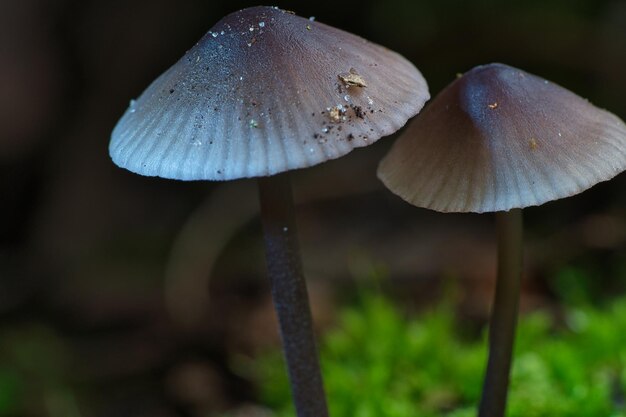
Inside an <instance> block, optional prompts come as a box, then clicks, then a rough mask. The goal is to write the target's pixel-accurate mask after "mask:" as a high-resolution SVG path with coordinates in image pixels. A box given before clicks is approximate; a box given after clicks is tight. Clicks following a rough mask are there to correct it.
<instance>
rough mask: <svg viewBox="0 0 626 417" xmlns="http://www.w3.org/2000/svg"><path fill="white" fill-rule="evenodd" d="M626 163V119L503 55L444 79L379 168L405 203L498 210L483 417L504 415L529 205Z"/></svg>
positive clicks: (570, 191)
mask: <svg viewBox="0 0 626 417" xmlns="http://www.w3.org/2000/svg"><path fill="white" fill-rule="evenodd" d="M624 169H626V125H624V122H622V121H621V120H620V119H619V118H617V117H616V116H615V115H613V114H611V113H609V112H607V111H604V110H601V109H598V108H596V107H594V106H593V105H591V104H590V103H589V102H588V101H587V100H584V99H582V98H580V97H579V96H577V95H575V94H573V93H572V92H570V91H568V90H566V89H564V88H562V87H560V86H558V85H556V84H554V83H551V82H549V81H546V80H544V79H542V78H539V77H537V76H534V75H531V74H528V73H526V72H524V71H521V70H519V69H516V68H512V67H509V66H506V65H502V64H490V65H484V66H479V67H476V68H474V69H472V70H470V71H469V72H467V73H466V74H464V75H462V76H461V77H460V78H458V79H457V80H455V81H454V82H452V83H451V84H450V85H449V86H448V87H447V88H445V89H444V90H443V91H442V92H441V93H440V94H439V95H438V96H437V97H436V98H435V99H434V100H433V101H432V103H431V104H430V105H429V106H427V107H426V109H425V110H424V111H423V112H422V114H420V116H419V117H417V118H416V119H415V120H414V122H413V123H412V124H411V125H410V126H409V127H408V128H407V130H406V131H405V132H404V133H403V135H402V136H401V137H400V138H399V139H398V140H397V141H396V142H395V143H394V145H393V147H392V149H391V150H390V152H389V153H388V154H387V156H386V157H385V158H384V159H383V160H382V162H381V163H380V165H379V168H378V177H379V178H380V179H381V180H382V182H383V183H384V184H385V186H387V188H389V189H390V190H391V191H392V192H393V193H395V194H397V195H399V196H400V197H402V198H403V199H404V200H406V201H407V202H408V203H410V204H413V205H415V206H418V207H424V208H428V209H431V210H436V211H440V212H476V213H483V212H496V218H497V233H498V270H497V284H496V293H495V298H494V303H493V308H492V313H491V324H490V329H489V360H488V365H487V371H486V377H485V383H484V389H483V397H482V400H481V404H480V409H479V415H480V416H502V415H504V410H505V406H506V394H507V387H508V380H509V371H510V365H511V353H512V348H513V342H514V335H515V326H516V321H517V309H518V302H519V286H520V279H521V273H522V209H523V208H524V207H529V206H536V205H540V204H543V203H545V202H548V201H552V200H556V199H560V198H564V197H568V196H572V195H575V194H578V193H580V192H582V191H584V190H586V189H588V188H590V187H592V186H593V185H594V184H596V183H598V182H601V181H606V180H609V179H611V178H613V177H614V176H615V175H617V174H619V173H620V172H622V171H623V170H624Z"/></svg>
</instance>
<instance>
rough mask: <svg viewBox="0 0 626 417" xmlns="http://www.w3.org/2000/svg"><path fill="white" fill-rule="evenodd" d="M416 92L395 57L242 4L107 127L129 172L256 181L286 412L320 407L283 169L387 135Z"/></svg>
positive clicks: (411, 71) (411, 74)
mask: <svg viewBox="0 0 626 417" xmlns="http://www.w3.org/2000/svg"><path fill="white" fill-rule="evenodd" d="M428 98H429V95H428V88H427V85H426V82H425V81H424V79H423V77H422V75H421V74H420V73H419V71H418V70H417V69H416V68H415V67H414V66H413V65H412V64H411V63H410V62H409V61H407V60H406V59H405V58H403V57H402V56H400V55H398V54H397V53H395V52H392V51H390V50H388V49H386V48H384V47H382V46H379V45H375V44H373V43H370V42H368V41H366V40H364V39H362V38H360V37H358V36H355V35H352V34H349V33H346V32H344V31H341V30H339V29H335V28H332V27H330V26H327V25H325V24H322V23H319V22H316V21H314V20H313V19H304V18H301V17H298V16H296V15H294V14H293V13H291V12H287V11H284V10H280V9H278V8H275V7H254V8H249V9H244V10H241V11H238V12H235V13H233V14H230V15H228V16H226V17H224V18H223V19H222V20H220V21H219V22H218V23H217V24H216V25H215V26H214V27H213V28H212V29H211V30H210V31H209V32H208V33H207V34H206V35H205V36H204V37H203V38H202V39H201V40H200V41H199V42H198V43H197V44H196V45H195V46H194V47H193V48H192V49H191V50H189V51H188V52H187V53H186V54H185V56H184V57H183V58H182V59H180V60H179V61H178V62H177V63H176V64H174V66H172V67H171V68H170V69H169V70H167V71H166V72H165V73H164V74H163V75H161V76H160V77H159V78H157V80H156V81H154V82H153V83H152V84H151V85H150V86H149V87H148V88H147V89H146V91H144V92H143V94H142V95H141V96H140V97H139V98H138V99H137V100H136V101H133V102H131V105H130V108H129V109H128V110H127V111H126V113H125V114H124V116H123V117H122V119H121V120H120V121H119V123H118V124H117V126H116V127H115V129H114V131H113V135H112V137H111V143H110V146H109V151H110V154H111V157H112V159H113V161H114V162H115V163H116V164H117V165H119V166H121V167H123V168H126V169H128V170H130V171H133V172H135V173H138V174H142V175H148V176H159V177H164V178H171V179H178V180H214V181H219V180H234V179H237V178H246V177H260V178H259V181H258V185H259V196H260V202H261V217H262V222H263V228H264V233H265V249H266V259H267V265H268V271H269V277H270V282H271V287H272V295H273V299H274V305H275V308H276V312H277V315H278V318H279V323H280V330H281V335H282V340H283V348H284V351H285V356H286V360H287V367H288V370H289V376H290V380H291V387H292V393H293V396H294V402H295V405H296V410H297V413H298V416H301V417H303V416H307V417H323V416H326V415H327V414H328V412H327V409H326V408H327V407H326V402H325V397H324V393H323V387H322V379H321V374H320V370H319V363H318V359H317V353H316V348H315V342H314V336H313V330H312V320H311V313H310V310H309V304H308V297H307V290H306V284H305V281H304V278H303V275H302V267H301V260H300V256H299V250H298V245H297V242H296V232H295V219H294V210H293V199H292V195H291V185H290V181H289V176H288V174H287V173H286V172H287V171H289V170H293V169H296V168H304V167H310V166H313V165H316V164H319V163H321V162H324V161H327V160H330V159H334V158H338V157H340V156H342V155H345V154H347V153H348V152H350V151H351V150H352V149H354V148H357V147H362V146H367V145H369V144H371V143H373V142H375V141H376V140H378V139H379V138H381V137H383V136H386V135H389V134H391V133H393V132H395V131H396V130H398V129H399V128H400V127H402V126H403V125H404V124H405V123H406V121H407V120H408V119H409V118H410V117H412V116H414V115H415V114H416V113H417V112H419V110H420V109H421V108H422V106H423V105H424V102H425V101H426V100H427V99H428ZM281 173H282V174H281Z"/></svg>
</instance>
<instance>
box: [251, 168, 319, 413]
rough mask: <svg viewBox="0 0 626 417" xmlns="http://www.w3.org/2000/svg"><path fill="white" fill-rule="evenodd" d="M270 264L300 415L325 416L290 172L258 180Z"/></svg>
mask: <svg viewBox="0 0 626 417" xmlns="http://www.w3.org/2000/svg"><path fill="white" fill-rule="evenodd" d="M258 183H259V197H260V202H261V220H262V222H263V231H264V235H265V255H266V260H267V269H268V274H269V279H270V285H271V288H272V297H273V299H274V308H275V309H276V314H277V315H278V321H279V324H280V333H281V337H282V342H283V350H284V353H285V359H286V361H287V369H288V371H289V379H290V382H291V392H292V395H293V401H294V404H295V408H296V413H297V415H298V417H327V416H328V409H327V406H326V397H325V395H324V387H323V383H322V373H321V371H320V365H319V359H318V355H317V348H316V347H315V336H314V334H313V319H312V317H311V310H310V308H309V298H308V294H307V289H306V282H305V279H304V275H303V273H302V263H301V260H300V251H299V248H298V241H297V234H296V221H295V215H294V208H293V196H292V193H291V183H290V180H289V174H287V173H284V174H279V175H274V176H271V177H264V178H260V179H259V182H258Z"/></svg>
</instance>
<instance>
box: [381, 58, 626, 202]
mask: <svg viewBox="0 0 626 417" xmlns="http://www.w3.org/2000/svg"><path fill="white" fill-rule="evenodd" d="M625 168H626V125H624V122H622V121H621V120H620V119H619V118H618V117H616V116H615V115H613V114H611V113H609V112H607V111H605V110H602V109H599V108H597V107H594V106H593V105H592V104H590V103H589V102H588V101H587V100H585V99H583V98H581V97H579V96H577V95H575V94H573V93H572V92H570V91H569V90H566V89H564V88H563V87H560V86H558V85H556V84H554V83H551V82H549V81H546V80H544V79H542V78H539V77H537V76H535V75H531V74H528V73H526V72H524V71H521V70H519V69H516V68H512V67H509V66H506V65H502V64H490V65H484V66H479V67H476V68H474V69H472V70H471V71H469V72H467V73H465V74H464V75H463V76H461V77H460V78H458V79H457V80H455V81H454V82H452V83H451V84H450V85H449V86H448V87H446V88H445V89H444V90H443V91H442V92H441V93H440V94H438V95H437V97H436V98H435V99H433V101H432V102H431V103H430V104H429V105H428V106H427V107H426V108H425V109H424V111H423V112H422V113H421V114H420V115H419V116H418V117H417V118H416V119H415V120H414V121H413V122H412V123H411V124H410V125H409V127H408V128H407V129H406V130H405V131H404V132H403V134H402V135H401V136H400V137H399V138H398V140H397V141H396V142H395V143H394V145H393V147H392V149H391V150H390V151H389V153H388V154H387V155H386V156H385V158H384V159H383V160H382V162H381V163H380V165H379V168H378V177H379V178H380V179H381V180H382V182H383V183H384V184H385V185H386V186H387V188H389V189H390V190H391V191H392V192H393V193H395V194H397V195H399V196H400V197H402V198H403V199H404V200H406V201H407V202H409V203H410V204H413V205H415V206H418V207H424V208H428V209H432V210H436V211H442V212H478V213H482V212H491V211H506V210H510V209H512V208H523V207H528V206H534V205H540V204H543V203H545V202H548V201H552V200H556V199H559V198H563V197H569V196H572V195H574V194H578V193H580V192H582V191H584V190H586V189H587V188H589V187H591V186H593V185H595V184H596V183H598V182H601V181H606V180H609V179H611V178H613V177H614V176H615V175H617V174H619V173H620V172H622V171H623V170H624V169H625Z"/></svg>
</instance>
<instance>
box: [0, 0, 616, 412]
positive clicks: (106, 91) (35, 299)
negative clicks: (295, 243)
mask: <svg viewBox="0 0 626 417" xmlns="http://www.w3.org/2000/svg"><path fill="white" fill-rule="evenodd" d="M256 4H257V3H249V2H243V1H229V2H223V1H210V0H203V1H200V0H176V1H173V0H132V1H95V0H83V1H70V0H55V1H53V0H49V1H46V0H3V1H2V4H0V86H1V87H2V92H1V93H0V278H1V279H0V416H53V417H56V416H63V417H68V416H103V417H104V416H106V417H111V416H116V417H117V416H133V417H135V416H151V417H154V416H206V415H210V413H213V412H223V411H226V410H231V411H232V410H234V411H235V412H240V413H241V415H253V414H252V413H253V412H252V411H247V412H244V411H241V409H242V408H241V407H243V406H244V405H245V404H249V403H254V402H255V401H256V397H255V389H254V386H253V384H252V383H251V382H250V381H248V380H247V379H246V378H244V377H242V376H241V375H240V374H238V372H237V371H236V369H233V367H232V366H230V359H231V358H232V357H233V356H234V355H252V356H253V355H254V354H255V353H256V352H258V351H259V350H262V349H264V348H267V347H272V346H276V345H277V336H276V332H275V330H274V329H275V326H274V322H273V320H274V317H273V312H272V309H271V304H270V301H269V295H268V292H267V286H266V283H265V276H264V272H263V268H264V263H263V253H262V247H261V242H260V235H259V233H260V227H259V224H258V219H257V218H256V210H257V203H256V200H255V197H256V194H255V190H254V181H251V180H244V181H236V182H233V183H230V184H213V183H203V182H193V183H182V182H176V181H167V180H161V179H155V178H146V177H140V176H137V175H134V174H131V173H129V172H127V171H124V170H122V169H119V168H117V167H115V166H114V165H113V164H112V163H111V161H110V159H109V157H108V150H107V146H108V141H109V136H110V133H111V130H112V129H113V126H114V125H115V123H116V122H117V120H118V118H119V117H121V115H122V113H123V112H124V110H125V109H126V108H127V106H128V103H129V100H130V99H132V98H134V97H136V96H138V95H139V94H140V93H141V91H143V89H144V88H145V87H146V86H147V85H148V84H149V83H150V82H151V81H152V80H153V79H154V78H155V77H157V76H158V75H159V74H160V73H162V72H163V71H164V70H165V69H167V68H168V67H169V66H170V65H172V64H173V63H174V62H175V61H176V60H178V59H179V58H180V57H181V56H182V55H183V53H184V52H185V51H186V50H187V49H188V48H190V47H191V46H192V45H193V44H194V43H195V42H196V41H197V40H198V39H199V38H200V37H201V36H202V35H203V34H204V33H205V32H206V31H208V30H209V29H210V28H211V26H212V25H213V24H214V23H215V22H217V20H219V19H220V17H222V16H223V15H225V14H227V13H230V12H232V11H235V10H237V9H240V8H243V7H247V6H251V5H256ZM275 5H277V6H280V7H283V8H286V9H291V10H294V11H296V12H297V13H298V14H300V15H302V16H306V17H308V16H315V17H316V18H317V20H319V21H322V22H324V23H327V24H330V25H333V26H336V27H339V28H342V29H345V30H347V31H351V32H354V33H356V34H358V35H361V36H363V37H365V38H367V39H369V40H371V41H374V42H376V43H379V44H382V45H385V46H387V47H389V48H391V49H393V50H396V51H398V52H400V53H401V54H403V55H404V56H406V57H407V58H408V59H410V60H411V61H412V62H413V63H414V64H415V65H416V66H417V67H418V68H419V69H420V70H421V72H422V73H423V75H424V76H425V78H426V79H427V80H428V82H429V85H430V91H431V94H432V95H433V96H434V95H435V94H437V93H438V92H439V91H440V90H441V89H442V88H443V87H444V86H445V85H446V84H447V83H449V82H450V81H451V80H453V79H454V77H455V74H456V73H459V72H463V71H466V70H468V69H470V68H471V67H473V66H475V65H479V64H484V63H489V62H503V63H506V64H509V65H512V66H516V67H519V68H522V69H524V70H526V71H528V72H531V73H535V74H538V75H541V76H543V77H545V78H547V79H550V80H552V81H554V82H557V83H558V84H561V85H563V86H565V87H567V88H569V89H571V90H573V91H575V92H576V93H578V94H580V95H581V96H583V97H586V98H589V99H590V101H592V102H593V103H595V104H596V105H598V106H600V107H603V108H607V109H609V110H610V111H612V112H614V113H615V114H617V115H618V116H620V117H621V118H622V119H625V118H626V99H625V97H626V2H624V1H598V0H567V1H566V0H549V1H539V0H533V1H524V2H509V3H507V4H502V2H495V1H493V2H490V1H474V2H469V1H461V0H443V1H410V0H389V1H384V2H382V1H381V2H374V1H369V0H364V1H358V2H355V1H351V2H341V1H329V2H324V1H318V2H287V1H284V2H277V3H275ZM392 142H393V137H392V138H386V139H383V140H381V141H380V142H378V143H377V144H375V145H373V146H370V147H369V148H366V149H360V150H356V151H354V152H353V153H352V154H350V155H348V156H346V157H344V158H341V159H340V160H337V161H333V162H330V163H327V164H324V165H321V166H319V167H315V168H312V169H308V170H305V171H301V172H298V173H297V174H296V175H295V177H296V178H295V186H296V191H295V192H296V198H297V201H298V202H299V206H298V210H299V212H298V216H299V218H298V221H299V227H300V239H301V241H302V247H303V254H304V259H305V261H304V262H305V269H306V272H307V275H308V278H309V280H310V285H311V296H312V298H313V308H314V311H315V315H316V321H317V323H318V325H319V326H320V328H321V329H322V328H325V326H327V325H329V324H332V322H333V317H334V316H333V312H334V311H335V308H336V306H337V305H338V304H340V303H341V302H342V301H345V300H346V299H349V298H350V294H351V291H352V289H353V288H354V287H356V286H358V285H359V280H360V279H363V277H367V276H368V275H370V274H371V273H372V271H379V270H383V271H385V274H386V275H387V276H388V277H389V279H388V281H387V282H386V283H385V285H384V287H385V288H384V290H385V291H388V292H389V294H390V295H391V296H392V297H394V298H396V299H397V300H398V301H399V302H403V303H405V304H406V306H407V307H408V308H416V307H415V306H421V305H425V304H428V302H429V300H432V299H436V296H437V294H439V293H440V292H441V291H442V286H444V285H445V283H446V282H448V281H450V280H454V281H455V282H456V283H459V284H458V285H459V286H460V288H461V290H460V294H461V296H460V298H459V306H458V308H459V312H460V314H461V315H462V316H463V317H465V318H466V319H467V320H468V323H473V322H475V323H478V325H479V324H481V323H484V320H485V318H486V313H487V311H488V307H489V299H490V294H491V291H492V282H493V278H494V266H493V265H494V261H495V252H494V248H495V243H494V240H493V228H492V220H493V219H492V217H491V216H490V215H481V216H479V215H442V214H436V213H431V212H428V211H426V210H422V209H416V208H412V207H410V206H408V205H406V204H405V203H403V202H402V201H401V200H400V199H398V198H396V197H394V196H392V195H391V194H390V193H389V192H387V191H386V190H384V188H383V187H382V185H381V184H380V183H379V182H378V181H377V179H376V177H375V169H376V164H377V162H378V160H379V159H380V158H381V157H382V156H383V155H384V153H385V152H386V150H387V149H388V148H389V145H390V144H391V143H392ZM625 181H626V177H624V175H621V176H618V177H617V178H615V179H614V180H612V181H611V182H609V183H604V184H600V185H598V186H596V187H594V188H593V189H591V190H589V191H587V192H585V193H584V194H582V195H580V196H576V197H573V198H569V199H566V200H562V201H558V202H553V203H549V204H546V205H544V206H542V207H538V208H531V209H529V210H526V220H527V222H526V223H527V249H528V252H527V257H526V264H527V265H526V266H527V274H526V276H525V284H524V298H523V301H522V307H523V309H524V310H529V309H533V308H536V307H537V306H546V305H547V306H550V305H551V303H553V302H554V300H553V299H554V297H553V292H554V288H553V286H552V285H553V284H552V283H551V281H550V276H551V275H552V273H553V272H554V271H555V270H558V269H559V268H562V267H563V266H564V265H578V266H580V267H581V268H586V269H589V270H592V271H594V273H595V275H594V276H597V277H598V282H597V283H593V285H592V288H590V290H591V291H596V292H598V293H599V294H610V293H624V290H626V288H625V285H624V283H623V281H624V279H623V278H626V264H625V263H624V262H622V261H621V259H623V258H624V254H625V253H626V224H625V222H626V197H625V196H624V192H623V190H624V185H625ZM209 278H210V279H209ZM411 306H413V307H411ZM237 410H240V411H237Z"/></svg>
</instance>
